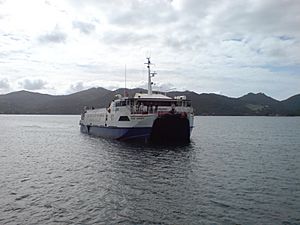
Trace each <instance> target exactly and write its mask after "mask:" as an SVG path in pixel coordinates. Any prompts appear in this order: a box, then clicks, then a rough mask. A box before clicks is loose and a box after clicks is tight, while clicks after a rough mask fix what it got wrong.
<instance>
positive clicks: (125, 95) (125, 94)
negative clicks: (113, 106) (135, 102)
mask: <svg viewBox="0 0 300 225" xmlns="http://www.w3.org/2000/svg"><path fill="white" fill-rule="evenodd" d="M126 70H127V68H126V64H125V71H124V72H125V74H124V75H125V88H124V97H127V93H126V72H127V71H126Z"/></svg>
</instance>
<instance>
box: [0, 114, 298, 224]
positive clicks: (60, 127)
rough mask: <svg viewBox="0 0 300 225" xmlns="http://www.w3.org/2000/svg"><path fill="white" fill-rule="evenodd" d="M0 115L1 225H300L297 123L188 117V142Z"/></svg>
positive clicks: (63, 119)
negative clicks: (159, 141) (133, 139)
mask: <svg viewBox="0 0 300 225" xmlns="http://www.w3.org/2000/svg"><path fill="white" fill-rule="evenodd" d="M78 121H79V116H35V115H1V116H0V124H1V133H0V224H300V118H299V117H196V118H195V124H194V125H195V128H194V130H193V133H192V137H191V143H189V144H186V145H172V144H170V145H151V144H143V143H126V142H119V141H114V140H107V139H102V138H96V137H91V136H88V135H86V134H82V133H80V132H79V125H78Z"/></svg>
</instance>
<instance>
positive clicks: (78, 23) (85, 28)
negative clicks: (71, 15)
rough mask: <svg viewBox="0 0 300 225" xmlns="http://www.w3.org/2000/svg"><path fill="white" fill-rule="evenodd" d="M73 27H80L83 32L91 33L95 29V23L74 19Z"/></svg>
mask: <svg viewBox="0 0 300 225" xmlns="http://www.w3.org/2000/svg"><path fill="white" fill-rule="evenodd" d="M73 28H76V29H79V30H80V32H81V33H84V34H90V33H91V32H93V31H94V30H95V25H94V24H92V23H86V22H82V21H78V20H77V21H73Z"/></svg>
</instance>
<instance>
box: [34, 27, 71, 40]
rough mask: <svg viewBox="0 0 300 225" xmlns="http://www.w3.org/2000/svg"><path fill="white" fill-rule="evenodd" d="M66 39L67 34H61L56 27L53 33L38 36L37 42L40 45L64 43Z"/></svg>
mask: <svg viewBox="0 0 300 225" xmlns="http://www.w3.org/2000/svg"><path fill="white" fill-rule="evenodd" d="M66 39H67V34H66V33H64V32H62V31H61V30H60V29H59V28H58V27H57V26H56V27H55V29H54V30H53V31H51V32H50V33H47V34H43V35H40V36H39V37H38V40H39V41H40V43H43V44H47V43H64V42H65V41H66Z"/></svg>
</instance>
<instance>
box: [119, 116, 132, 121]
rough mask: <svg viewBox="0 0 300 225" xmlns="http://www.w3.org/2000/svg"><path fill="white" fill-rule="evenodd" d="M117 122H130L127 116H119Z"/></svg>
mask: <svg viewBox="0 0 300 225" xmlns="http://www.w3.org/2000/svg"><path fill="white" fill-rule="evenodd" d="M119 121H130V120H129V118H128V116H120V118H119Z"/></svg>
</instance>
